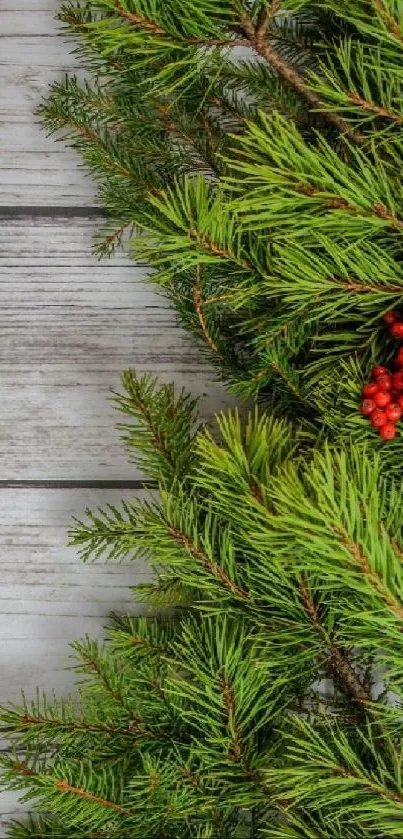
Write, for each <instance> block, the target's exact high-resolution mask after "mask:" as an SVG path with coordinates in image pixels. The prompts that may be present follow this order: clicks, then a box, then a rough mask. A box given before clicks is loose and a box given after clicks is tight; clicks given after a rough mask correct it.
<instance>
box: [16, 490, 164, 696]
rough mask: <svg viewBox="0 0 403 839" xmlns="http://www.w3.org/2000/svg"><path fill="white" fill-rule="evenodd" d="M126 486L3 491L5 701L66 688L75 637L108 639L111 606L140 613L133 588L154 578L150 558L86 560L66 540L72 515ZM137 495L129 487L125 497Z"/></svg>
mask: <svg viewBox="0 0 403 839" xmlns="http://www.w3.org/2000/svg"><path fill="white" fill-rule="evenodd" d="M123 495H124V493H123V492H122V491H121V490H90V489H85V490H84V489H58V490H53V489H37V488H27V489H25V488H22V489H4V488H1V489H0V554H1V587H0V673H1V679H0V703H2V702H5V701H6V700H9V699H18V696H19V692H20V688H21V687H23V688H24V690H25V691H26V693H27V694H28V695H33V694H34V692H35V689H36V687H37V686H38V685H39V686H40V687H42V688H46V689H52V688H55V689H56V690H57V691H66V690H68V689H69V688H70V687H71V686H72V684H73V683H74V676H73V674H72V673H71V672H70V671H69V670H66V669H65V668H66V665H67V664H68V655H69V646H68V645H69V642H70V641H72V640H73V639H75V638H80V637H82V636H83V635H85V634H86V633H88V634H90V635H91V636H94V637H95V636H97V637H103V626H104V624H105V618H106V616H107V615H108V614H109V613H110V611H111V610H117V611H125V610H127V609H132V610H134V609H135V610H136V611H137V612H138V611H141V607H140V608H139V604H136V605H134V604H133V599H132V596H131V593H130V591H129V588H128V586H130V585H134V584H135V583H136V582H139V581H144V580H145V579H148V578H149V573H150V572H149V570H148V569H147V566H146V564H145V563H144V562H136V563H134V562H133V563H130V562H129V561H127V562H126V563H125V564H113V563H109V564H104V563H102V562H100V563H97V564H88V565H83V564H82V562H81V561H80V559H79V557H78V556H77V552H76V551H75V550H74V549H73V548H70V547H66V544H67V540H68V537H67V529H68V527H69V526H70V524H71V522H72V517H73V516H78V517H83V514H84V510H85V508H86V507H90V508H92V509H94V508H96V507H98V506H100V507H104V506H105V505H106V504H107V503H112V504H116V505H118V504H119V502H120V500H121V498H122V497H123ZM133 495H134V493H128V492H127V491H126V493H125V497H126V499H127V498H130V497H133Z"/></svg>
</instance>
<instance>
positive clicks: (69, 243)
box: [0, 218, 230, 480]
mask: <svg viewBox="0 0 403 839" xmlns="http://www.w3.org/2000/svg"><path fill="white" fill-rule="evenodd" d="M101 223H102V220H101V219H90V220H87V219H83V218H57V219H56V220H54V219H40V218H39V219H35V218H34V219H31V220H30V219H26V218H24V219H13V218H10V219H3V220H2V221H1V224H0V310H1V329H0V404H1V411H0V462H1V464H2V478H3V479H18V480H23V479H24V480H39V479H47V480H51V479H53V480H57V479H72V480H80V479H85V480H99V479H113V480H114V479H135V478H137V477H139V476H138V473H137V474H136V472H135V471H134V469H133V467H132V466H131V465H130V464H129V463H128V459H127V457H126V453H125V451H124V450H123V447H122V446H121V443H120V441H119V436H118V434H117V432H116V430H115V427H114V426H115V424H116V422H117V420H118V415H117V413H116V411H115V409H114V407H113V406H112V405H111V403H110V400H109V394H110V388H111V387H114V388H118V387H119V374H120V372H121V371H122V370H123V369H124V368H126V367H129V366H134V367H136V368H137V369H138V370H140V371H144V370H151V371H152V372H153V373H155V374H157V375H159V376H160V378H161V380H162V381H171V380H173V381H175V382H176V383H177V384H179V385H180V386H181V387H182V386H185V387H187V388H189V390H191V392H192V393H194V394H197V395H203V394H204V396H203V399H202V402H201V412H202V415H203V416H204V417H209V416H211V414H212V412H213V411H214V410H215V409H217V408H220V407H223V406H224V405H225V404H228V402H229V401H230V400H229V398H228V396H226V395H225V392H224V388H223V386H222V385H221V384H219V383H217V382H214V381H213V374H212V371H211V370H210V368H209V367H208V366H207V365H204V364H203V363H202V361H201V358H200V351H199V349H198V348H197V347H195V346H194V345H193V344H192V342H191V341H190V340H189V339H188V338H187V337H186V335H185V334H184V332H183V330H181V329H180V328H179V327H178V326H177V325H176V323H175V316H174V313H173V312H172V311H171V310H170V309H169V307H167V304H166V301H165V299H164V297H163V296H161V295H157V294H156V292H155V290H154V288H153V287H152V285H150V284H146V283H145V278H146V274H147V271H146V269H145V268H143V267H141V266H136V265H135V264H134V263H133V262H131V261H130V260H129V259H128V258H127V257H126V256H125V255H124V254H122V253H120V254H118V255H116V257H115V258H114V259H112V260H104V261H102V262H101V263H100V262H98V261H97V259H96V258H95V257H94V256H92V255H91V240H92V236H93V234H94V232H95V231H96V230H97V229H98V226H99V225H100V224H101Z"/></svg>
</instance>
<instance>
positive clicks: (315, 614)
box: [299, 580, 371, 706]
mask: <svg viewBox="0 0 403 839" xmlns="http://www.w3.org/2000/svg"><path fill="white" fill-rule="evenodd" d="M299 590H300V594H301V599H302V602H303V604H304V607H305V609H306V612H307V614H308V615H309V618H310V620H311V622H312V624H313V626H314V627H315V629H316V630H317V632H318V634H319V635H320V636H321V637H322V638H323V639H324V641H325V643H326V645H327V647H328V650H329V655H328V657H327V658H326V669H327V670H328V672H329V675H330V676H331V678H332V679H334V681H335V683H336V684H337V685H338V686H339V687H341V688H342V689H343V691H344V692H345V693H347V694H348V695H349V696H350V697H351V699H353V700H354V702H355V703H356V704H357V705H359V706H362V705H363V704H367V703H369V702H371V697H370V695H369V694H368V693H367V691H366V690H365V688H364V686H363V685H362V684H361V682H360V680H359V678H358V676H357V674H356V672H355V670H354V668H353V666H352V664H351V662H350V660H349V658H348V656H347V653H346V652H345V651H344V650H343V649H342V648H341V647H339V646H337V645H336V644H334V643H333V642H332V640H331V638H329V636H328V632H327V630H326V628H325V627H324V626H323V624H322V621H321V618H320V613H319V609H318V607H317V605H316V604H315V602H314V600H313V599H312V597H311V594H310V592H309V589H308V586H307V584H306V582H305V580H301V582H300V586H299Z"/></svg>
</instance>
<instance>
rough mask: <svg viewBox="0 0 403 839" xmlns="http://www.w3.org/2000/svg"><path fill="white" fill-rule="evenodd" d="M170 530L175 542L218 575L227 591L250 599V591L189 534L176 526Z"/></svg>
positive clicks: (213, 573) (207, 569)
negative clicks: (199, 546) (234, 578)
mask: <svg viewBox="0 0 403 839" xmlns="http://www.w3.org/2000/svg"><path fill="white" fill-rule="evenodd" d="M169 532H170V534H171V536H172V537H173V539H174V540H175V542H177V543H178V544H179V545H180V546H181V547H182V548H185V550H187V551H188V552H189V553H190V555H191V556H193V557H194V558H195V559H197V560H198V561H199V562H200V563H201V565H202V566H203V568H204V569H205V570H206V571H208V572H209V573H210V574H212V575H213V576H214V577H217V578H218V579H219V580H220V582H221V583H222V584H223V586H224V588H226V589H227V591H230V592H231V594H233V595H235V596H236V597H240V598H241V599H242V600H249V592H248V591H245V589H243V588H241V586H238V585H237V583H235V582H234V580H231V578H230V577H228V575H227V574H226V573H225V571H224V570H223V568H221V566H220V565H217V563H216V562H212V560H211V559H210V557H209V556H208V555H207V554H206V553H205V552H204V551H203V550H202V549H201V548H197V547H196V545H195V544H194V543H193V542H192V540H191V538H190V536H187V535H186V533H182V532H181V531H180V530H178V529H177V528H175V527H170V528H169Z"/></svg>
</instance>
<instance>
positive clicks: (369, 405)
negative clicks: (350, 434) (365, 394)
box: [360, 399, 400, 417]
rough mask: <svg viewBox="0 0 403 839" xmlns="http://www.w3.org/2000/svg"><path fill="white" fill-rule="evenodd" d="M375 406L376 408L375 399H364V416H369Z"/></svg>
mask: <svg viewBox="0 0 403 839" xmlns="http://www.w3.org/2000/svg"><path fill="white" fill-rule="evenodd" d="M375 408H376V405H375V402H374V400H373V399H364V400H363V402H361V407H360V410H361V413H362V415H363V417H369V415H370V414H372V411H373V410H374V409H375ZM397 408H399V406H398V405H397ZM399 410H400V409H399Z"/></svg>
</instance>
